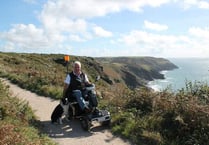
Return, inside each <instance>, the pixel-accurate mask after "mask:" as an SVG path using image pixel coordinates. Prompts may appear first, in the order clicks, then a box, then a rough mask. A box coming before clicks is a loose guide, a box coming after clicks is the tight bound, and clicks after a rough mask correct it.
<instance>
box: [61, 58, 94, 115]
mask: <svg viewBox="0 0 209 145" xmlns="http://www.w3.org/2000/svg"><path fill="white" fill-rule="evenodd" d="M64 83H65V85H64V89H63V97H69V96H71V95H72V96H73V97H75V98H76V100H77V102H78V104H79V106H80V108H81V110H83V111H85V112H87V113H89V112H90V109H89V107H88V105H86V102H85V100H84V98H83V95H82V94H83V90H84V88H85V86H86V85H89V84H91V83H90V82H89V79H88V77H87V75H86V74H85V73H83V72H82V71H81V63H80V62H79V61H75V62H74V64H73V71H72V72H71V73H69V74H67V77H66V79H65V81H64ZM89 99H91V100H92V101H91V102H93V104H92V105H93V106H94V107H97V100H96V96H92V98H89Z"/></svg>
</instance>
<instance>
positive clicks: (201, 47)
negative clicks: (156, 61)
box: [119, 28, 209, 57]
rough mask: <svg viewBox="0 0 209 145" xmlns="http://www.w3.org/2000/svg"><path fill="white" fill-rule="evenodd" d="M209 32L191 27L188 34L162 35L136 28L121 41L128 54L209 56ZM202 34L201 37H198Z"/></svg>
mask: <svg viewBox="0 0 209 145" xmlns="http://www.w3.org/2000/svg"><path fill="white" fill-rule="evenodd" d="M208 32H209V31H208V29H207V30H203V29H200V28H195V29H194V28H191V29H190V30H189V33H188V35H160V34H155V33H148V32H146V31H141V30H135V31H131V32H130V33H128V34H127V35H123V36H122V37H121V39H119V43H120V44H124V45H125V47H126V48H128V50H129V52H127V54H126V55H133V54H134V55H152V56H157V57H207V56H209V50H208V49H207V48H209V42H208V36H209V35H208V34H209V33H208ZM194 36H195V37H194ZM200 36H202V37H201V39H197V38H196V37H200ZM121 51H122V50H121Z"/></svg>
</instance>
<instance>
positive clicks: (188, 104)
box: [0, 53, 209, 145]
mask: <svg viewBox="0 0 209 145" xmlns="http://www.w3.org/2000/svg"><path fill="white" fill-rule="evenodd" d="M62 57H63V56H62V55H41V54H13V53H12V54H5V53H0V76H1V77H6V78H8V79H10V80H12V81H13V82H15V83H17V84H18V85H19V86H21V87H23V88H26V89H29V90H31V91H33V92H36V93H38V94H41V95H45V96H48V97H51V98H56V99H59V98H60V97H61V96H62V87H63V80H64V78H65V75H66V67H65V64H64V62H63V59H62ZM71 59H72V61H73V60H79V61H81V62H82V64H84V65H83V70H84V71H85V72H86V73H87V74H88V75H89V78H90V80H91V81H92V82H93V83H95V84H96V89H97V96H98V98H99V107H100V108H106V109H108V110H109V111H110V112H111V116H112V123H111V130H112V132H114V133H115V134H117V135H121V136H122V137H124V138H127V139H129V140H130V141H131V142H133V144H138V145H168V144H169V145H170V144H171V145H180V144H181V145H194V144H201V145H207V144H209V126H208V124H209V105H208V104H209V86H208V85H207V84H206V83H203V82H195V83H191V82H189V81H188V82H186V84H185V88H182V89H180V90H179V91H177V92H176V93H173V92H172V91H170V89H165V90H163V91H161V92H153V91H152V90H150V89H148V88H144V87H141V88H138V89H133V90H131V89H129V88H128V87H127V86H125V85H124V84H121V83H120V82H117V83H113V84H111V85H110V84H108V82H105V79H101V80H100V81H99V82H94V78H95V76H97V75H98V74H99V75H101V76H103V77H106V79H107V80H108V76H105V75H104V74H103V73H104V72H103V71H102V66H101V65H100V64H99V63H98V62H97V61H96V60H94V59H92V58H87V57H76V56H72V57H71ZM126 60H127V59H126ZM145 61H146V60H143V62H145ZM163 62H164V60H163ZM70 63H71V62H70ZM149 63H151V61H149ZM163 64H164V63H163ZM70 65H71V64H70ZM151 65H153V64H152V63H151ZM108 66H111V65H110V64H108ZM147 67H148V66H147ZM166 67H167V66H166ZM70 69H71V68H70ZM156 69H158V68H157V66H156ZM110 70H111V71H114V69H109V71H110ZM115 75H116V74H115V73H113V74H112V77H113V76H114V77H115ZM3 92H4V91H3ZM3 96H5V95H3ZM1 100H4V99H3V98H1ZM0 103H2V102H0ZM7 104H9V103H4V105H7ZM15 104H17V106H18V109H19V111H18V112H23V113H20V114H18V113H17V111H15V109H14V108H13V107H10V108H9V106H5V107H1V113H0V116H1V118H4V119H3V120H4V124H3V125H2V126H5V127H6V128H5V129H3V130H1V131H5V130H9V131H8V132H10V131H11V132H14V133H20V132H25V133H23V134H28V133H27V132H28V130H27V129H25V125H27V124H28V125H29V128H30V129H29V132H30V131H32V132H36V131H33V130H34V129H33V127H32V128H31V126H30V125H31V124H30V123H31V122H32V124H33V123H34V119H33V116H31V115H29V114H31V113H27V111H28V109H25V108H27V107H26V106H27V105H23V104H24V102H22V103H15ZM6 108H9V109H11V110H13V111H10V112H11V113H12V114H13V117H15V115H19V117H18V118H20V119H21V121H18V120H16V119H8V118H7V117H8V115H5V114H7V109H6ZM26 110H27V111H26ZM15 112H16V113H15ZM25 114H28V115H26V116H27V117H26V116H25ZM10 116H12V115H10ZM22 116H24V117H22ZM25 120H26V121H25ZM28 121H29V123H27V122H28ZM1 123H2V121H1ZM6 123H7V125H5V124H6ZM16 123H17V124H20V123H23V124H20V125H19V126H22V127H23V128H21V129H16V126H15V124H16ZM2 126H1V127H2ZM15 129H16V130H15ZM14 130H15V131H14ZM24 130H25V131H24ZM26 130H27V131H26ZM38 134H39V133H38ZM0 135H2V134H0ZM14 136H16V134H15V135H14ZM23 137H24V135H20V137H19V138H23ZM12 138H13V136H12V135H11V136H10V138H8V141H9V140H10V139H12ZM24 138H25V137H24ZM31 138H32V139H31ZM33 138H35V139H34V140H36V139H38V140H45V139H42V136H41V137H40V136H39V137H30V136H29V137H28V139H24V140H25V141H29V140H33ZM14 139H15V138H14ZM17 140H18V138H17ZM20 144H21V143H20Z"/></svg>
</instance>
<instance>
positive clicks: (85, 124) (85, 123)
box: [81, 118, 90, 131]
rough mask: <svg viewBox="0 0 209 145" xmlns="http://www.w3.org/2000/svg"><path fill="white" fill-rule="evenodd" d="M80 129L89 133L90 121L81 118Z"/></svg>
mask: <svg viewBox="0 0 209 145" xmlns="http://www.w3.org/2000/svg"><path fill="white" fill-rule="evenodd" d="M81 127H82V128H83V130H85V131H89V130H90V121H89V119H88V118H82V119H81Z"/></svg>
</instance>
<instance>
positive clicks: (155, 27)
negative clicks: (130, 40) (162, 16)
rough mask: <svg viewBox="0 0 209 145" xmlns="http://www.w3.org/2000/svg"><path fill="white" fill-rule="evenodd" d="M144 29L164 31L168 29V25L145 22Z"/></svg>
mask: <svg viewBox="0 0 209 145" xmlns="http://www.w3.org/2000/svg"><path fill="white" fill-rule="evenodd" d="M144 27H145V28H147V29H151V30H156V31H164V30H167V29H168V26H167V25H162V24H158V23H153V22H150V21H147V20H145V21H144Z"/></svg>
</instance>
